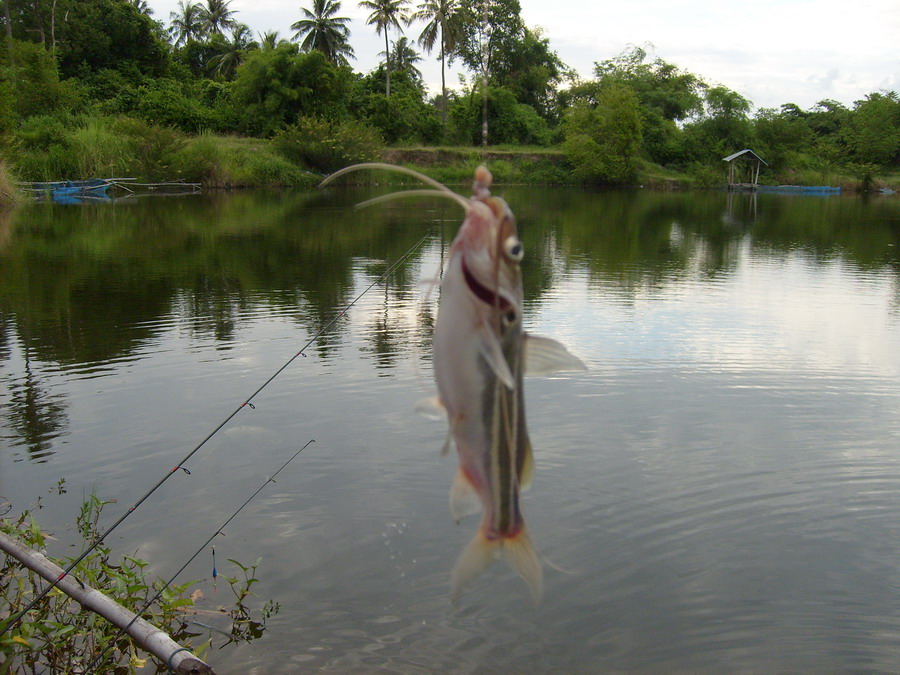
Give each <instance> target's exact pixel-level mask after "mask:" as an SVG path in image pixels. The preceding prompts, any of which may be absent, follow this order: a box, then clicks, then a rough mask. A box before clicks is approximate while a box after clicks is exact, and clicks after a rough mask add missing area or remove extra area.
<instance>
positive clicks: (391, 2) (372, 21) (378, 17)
mask: <svg viewBox="0 0 900 675" xmlns="http://www.w3.org/2000/svg"><path fill="white" fill-rule="evenodd" d="M408 4H409V0H362V1H361V2H360V3H359V6H360V7H362V8H364V9H368V10H371V12H372V13H371V14H369V18H368V19H366V25H367V26H375V32H376V33H377V34H378V35H381V34H382V33H384V53H385V54H386V55H387V58H386V59H385V63H386V64H387V84H386V86H385V96H387V97H388V98H390V96H391V67H390V57H391V50H390V46H389V45H388V31H389V30H390V29H391V26H393V27H394V28H396V29H397V30H398V31H400V32H403V29H402V28H401V27H400V22H401V21H403V22H404V23H406V24H407V25H408V24H409V21H410V19H409V16H407V14H406V5H408Z"/></svg>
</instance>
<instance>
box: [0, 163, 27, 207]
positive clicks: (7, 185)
mask: <svg viewBox="0 0 900 675" xmlns="http://www.w3.org/2000/svg"><path fill="white" fill-rule="evenodd" d="M20 201H22V193H21V191H20V190H19V188H18V187H17V186H16V181H15V178H14V177H13V176H12V174H10V173H9V169H8V168H7V167H6V163H5V162H4V161H3V160H0V208H3V207H7V206H12V205H13V204H16V203H18V202H20Z"/></svg>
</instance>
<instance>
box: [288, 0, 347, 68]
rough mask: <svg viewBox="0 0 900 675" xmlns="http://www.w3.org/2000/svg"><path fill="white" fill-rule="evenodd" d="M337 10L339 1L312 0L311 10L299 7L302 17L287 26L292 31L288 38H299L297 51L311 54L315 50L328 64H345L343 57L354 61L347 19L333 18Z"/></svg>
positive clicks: (339, 6) (339, 7)
mask: <svg viewBox="0 0 900 675" xmlns="http://www.w3.org/2000/svg"><path fill="white" fill-rule="evenodd" d="M340 9H341V3H340V0H338V1H337V2H335V1H334V0H313V4H312V11H310V10H308V9H306V7H301V8H300V10H301V11H302V12H303V17H304V18H302V19H300V20H299V21H297V22H295V23H292V24H291V30H293V31H295V33H294V36H293V38H291V39H292V40H299V39H300V38H301V37H302V38H303V42H302V43H301V44H300V49H301V50H303V51H305V52H311V51H312V50H313V49H318V50H319V51H320V52H322V53H323V54H325V57H326V58H327V59H328V60H329V61H331V62H332V63H335V64H338V65H347V64H348V61H347V57H350V58H351V59H355V58H356V56H354V54H353V47H351V46H350V43H349V42H348V40H349V38H350V29H349V28H347V26H346V24H348V23H350V19H349V18H347V17H346V16H335V15H336V14H337V13H338V12H339V11H340ZM304 36H305V37H304Z"/></svg>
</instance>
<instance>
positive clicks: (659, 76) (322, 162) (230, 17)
mask: <svg viewBox="0 0 900 675" xmlns="http://www.w3.org/2000/svg"><path fill="white" fill-rule="evenodd" d="M230 1H231V0H202V2H201V1H199V0H198V1H195V0H181V1H180V3H179V8H178V11H176V12H172V14H171V15H170V16H169V17H168V20H167V21H166V20H156V19H154V17H152V16H150V15H149V14H148V10H147V6H146V3H145V2H143V1H142V0H92V1H91V2H79V1H78V0H55V1H54V2H52V3H50V2H46V1H45V0H7V1H6V2H4V14H3V16H2V17H0V18H2V22H3V25H4V32H5V35H6V40H5V43H6V49H3V50H0V153H2V159H4V160H5V161H6V163H7V164H8V165H9V166H11V168H12V169H13V170H14V171H15V172H16V173H17V175H19V176H20V177H21V178H25V179H32V180H36V179H44V178H78V177H84V176H85V175H86V174H84V173H79V172H84V171H90V170H94V171H100V170H102V169H106V170H108V171H112V172H115V170H127V171H132V172H134V171H142V173H140V174H139V175H140V176H141V177H145V178H148V177H154V178H159V177H164V178H171V177H173V176H172V175H168V176H166V175H165V169H166V167H173V166H175V165H174V164H173V157H174V156H176V155H178V153H179V152H180V153H182V155H181V156H183V155H184V152H185V150H184V148H183V147H180V146H190V145H192V144H193V146H194V147H195V148H196V147H198V145H197V143H195V142H194V141H191V142H190V143H189V142H188V139H189V138H190V137H195V136H198V135H201V136H202V135H203V134H218V135H220V136H221V135H231V136H243V137H250V138H257V139H273V138H276V139H278V142H277V144H276V145H277V146H278V149H277V152H270V153H268V155H267V158H268V159H273V158H274V160H273V161H276V162H289V163H291V164H292V166H293V170H294V171H302V170H303V169H312V170H316V171H328V170H331V169H332V168H334V167H335V166H336V164H340V163H341V162H343V161H351V160H352V159H353V158H356V157H363V156H365V157H368V156H371V155H372V153H373V152H375V151H376V149H377V148H379V147H381V144H388V145H397V144H403V145H419V144H421V145H439V144H443V145H459V146H471V145H480V144H482V143H483V142H485V140H486V142H487V143H488V144H489V145H532V146H534V145H536V146H544V147H557V148H560V149H561V150H562V151H563V152H564V154H565V156H566V158H567V161H568V165H567V166H568V170H569V172H570V175H573V176H576V177H578V178H579V179H581V180H583V181H586V182H595V183H611V184H616V183H619V184H621V183H630V182H633V181H635V180H636V179H637V178H638V176H639V174H640V171H641V167H646V166H647V165H648V164H649V165H657V166H659V167H663V168H665V169H671V170H674V171H679V172H687V173H693V174H694V175H697V176H710V177H712V178H711V180H716V177H719V180H720V179H721V178H720V177H721V175H723V169H722V164H721V159H722V157H724V156H725V155H728V154H731V153H733V152H735V151H737V150H741V149H743V148H747V147H750V148H753V149H754V150H755V151H756V152H757V153H758V154H759V155H761V156H762V157H763V158H764V159H766V161H767V163H768V167H767V169H766V172H765V173H764V175H763V178H764V179H765V180H769V181H778V182H798V181H803V180H824V179H825V177H827V176H834V175H835V174H838V173H841V174H844V175H848V174H849V175H853V176H856V177H857V178H858V179H859V180H861V181H863V182H870V181H872V180H873V179H874V178H875V177H876V176H878V175H884V174H889V173H892V172H896V171H897V170H898V166H900V99H898V96H897V93H896V92H873V93H871V94H869V95H868V96H866V97H865V98H864V99H863V100H860V101H857V102H855V103H854V104H853V106H852V108H848V107H846V106H844V105H843V104H841V103H839V102H836V101H831V100H823V101H820V102H819V103H818V104H816V105H815V106H814V107H813V108H811V109H810V110H802V109H800V108H799V107H798V106H796V105H794V104H792V103H785V104H784V105H782V106H781V107H780V108H779V109H767V108H763V109H759V110H756V111H755V112H754V110H753V105H752V102H751V101H749V100H748V99H747V98H745V97H744V96H742V95H741V94H740V93H738V92H736V91H732V90H730V89H729V88H727V87H725V86H722V85H716V86H712V85H709V84H707V83H706V82H704V80H703V79H702V77H701V76H700V75H697V74H694V73H690V72H687V71H685V70H683V69H681V68H679V67H678V66H677V65H675V64H671V63H667V62H666V61H664V60H663V59H661V58H658V57H655V56H654V55H653V54H652V53H648V49H646V48H642V47H633V46H632V47H629V48H628V49H626V50H625V51H624V52H623V53H622V54H619V55H618V56H614V57H612V58H605V59H603V60H599V61H598V62H597V63H596V66H595V70H594V73H593V77H592V78H590V79H588V80H579V79H578V78H577V77H576V76H575V75H574V74H573V73H572V72H571V71H570V70H569V69H568V68H567V67H566V65H565V64H564V63H562V61H561V60H560V59H559V57H558V56H557V55H556V54H555V53H554V52H553V51H552V49H551V48H550V43H549V40H548V38H547V37H545V36H544V35H543V34H542V33H541V31H540V30H539V29H537V28H530V27H529V26H527V25H526V24H525V23H524V21H523V20H522V17H521V8H520V5H519V2H518V0H491V1H490V2H488V3H487V6H486V11H484V10H485V8H484V7H483V6H482V4H480V3H479V4H477V6H476V5H472V4H471V3H463V2H461V1H460V0H423V1H421V2H420V3H419V4H418V5H414V0H365V1H363V2H360V3H359V4H360V6H361V7H363V8H364V9H366V10H367V11H368V12H370V14H369V17H368V24H369V25H368V27H369V29H371V30H375V31H376V32H377V33H378V34H379V35H380V36H383V38H384V40H385V51H384V52H382V53H381V56H382V57H383V61H382V63H381V65H380V66H379V67H378V68H376V69H375V70H374V71H373V72H371V73H368V74H362V73H358V72H355V71H354V70H353V68H352V66H351V65H350V60H351V59H353V58H354V52H353V49H352V48H351V47H350V44H349V39H350V32H349V29H348V27H347V24H348V22H349V19H348V18H347V17H346V16H343V12H342V8H341V2H340V1H336V0H308V2H307V3H306V4H307V6H306V7H301V8H300V9H299V10H298V17H297V21H296V22H295V23H294V24H293V25H292V26H291V29H292V30H293V31H294V33H293V35H292V36H291V40H286V39H282V38H280V37H279V36H278V34H277V33H274V32H270V33H265V34H262V35H259V36H256V37H254V36H253V34H252V33H251V31H250V29H249V28H248V27H247V26H246V25H245V24H243V23H241V22H240V21H239V19H238V12H237V11H236V10H232V9H231V8H230V6H229V5H230ZM413 18H415V19H418V20H419V21H420V22H421V23H420V24H418V25H421V26H424V28H423V29H422V31H421V33H420V35H418V36H415V35H411V36H409V37H406V36H403V35H402V33H403V31H404V27H405V26H407V27H408V26H409V25H410V24H409V23H408V21H409V20H410V19H413ZM485 18H486V19H487V22H488V23H487V27H488V28H489V30H485V27H486V25H485V23H484V21H485ZM391 38H396V39H393V40H392V39H391ZM415 44H418V46H419V47H421V48H422V49H424V50H425V51H426V52H427V53H429V54H432V58H438V59H439V60H440V61H441V63H442V66H443V65H444V64H446V63H447V62H449V61H452V60H454V59H457V60H459V61H461V62H462V63H463V64H464V65H465V67H466V68H467V69H468V71H469V75H470V76H469V77H468V78H467V80H466V81H465V82H462V83H461V84H460V86H459V88H458V89H457V90H452V89H448V88H446V87H445V86H442V90H441V92H439V93H438V94H437V95H436V96H433V97H432V98H429V97H428V93H427V91H426V90H425V87H424V85H423V83H422V78H421V74H420V72H419V70H418V67H417V64H418V63H420V62H421V61H422V58H423V57H422V56H421V55H420V54H419V53H418V52H417V51H416V49H415V48H414V45H415ZM434 52H436V54H435V53H434ZM125 119H129V120H132V122H130V123H125V122H123V121H122V120H125ZM485 119H486V121H487V134H486V136H485V135H484V124H483V123H484V121H485ZM140 124H142V125H144V126H140ZM305 128H309V129H314V130H315V136H314V137H310V138H308V139H305V141H304V143H300V142H299V135H298V134H300V131H299V130H300V129H305ZM123 130H128V133H123ZM138 130H140V133H138ZM116 136H118V137H117V138H114V137H116ZM329 138H336V139H341V140H339V141H338V142H337V144H336V145H335V146H334V147H326V146H327V142H326V141H327V140H328V139H329ZM287 139H291V140H290V142H288V140H287ZM143 141H146V143H147V144H148V145H147V147H144V146H143V145H141V143H142V142H143ZM202 146H203V142H202V141H201V142H200V144H199V147H202ZM301 146H303V149H302V151H301V150H300V148H301ZM81 152H87V153H88V155H90V156H88V157H85V158H74V157H73V156H72V155H73V153H76V154H77V153H81ZM123 153H124V154H123ZM188 154H189V158H190V159H191V162H194V163H193V164H190V163H189V164H190V165H189V167H187V168H185V167H183V166H180V167H179V168H178V169H177V170H176V173H179V174H180V175H181V176H182V177H185V176H186V175H187V174H191V173H192V172H193V173H194V174H195V175H203V174H204V172H205V174H209V173H210V172H211V171H213V170H212V169H210V168H209V167H208V166H207V167H201V166H199V164H198V162H199V163H200V164H202V162H201V161H200V160H201V159H202V157H200V156H199V155H198V156H197V157H193V156H190V153H188ZM219 154H223V153H222V151H221V149H220V150H219ZM225 154H228V153H225ZM278 158H281V159H278ZM191 167H193V168H191ZM219 173H221V171H219ZM232 173H233V172H232ZM237 173H241V171H238V172H237ZM267 173H275V174H277V175H278V176H279V180H280V181H281V182H286V183H294V184H296V182H297V181H300V182H302V180H303V179H301V178H299V176H300V174H296V173H294V174H292V173H291V170H289V169H287V168H286V167H284V166H282V165H280V164H279V165H278V166H277V167H275V168H271V169H269V168H267V169H266V170H256V171H255V173H254V171H250V172H249V173H247V172H244V174H245V177H246V176H250V175H251V174H253V175H254V176H256V177H257V178H261V177H262V176H263V175H265V174H267ZM219 178H220V179H222V177H221V176H219ZM232 179H233V176H230V177H228V179H222V180H220V182H223V183H226V184H236V183H240V182H241V180H238V179H233V180H232ZM254 180H255V178H254Z"/></svg>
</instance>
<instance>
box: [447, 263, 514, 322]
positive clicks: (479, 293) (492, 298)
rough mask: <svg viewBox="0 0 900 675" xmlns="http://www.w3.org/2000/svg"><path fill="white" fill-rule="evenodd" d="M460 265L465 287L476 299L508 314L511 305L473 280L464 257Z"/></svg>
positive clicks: (473, 277)
mask: <svg viewBox="0 0 900 675" xmlns="http://www.w3.org/2000/svg"><path fill="white" fill-rule="evenodd" d="M460 263H461V264H462V273H463V278H464V279H465V280H466V286H468V287H469V290H470V291H472V293H473V294H474V295H475V297H476V298H478V299H479V300H481V301H482V302H483V303H485V304H487V305H490V306H491V307H496V308H498V309H500V310H501V311H503V312H508V311H509V310H511V309H512V304H511V303H510V302H509V300H507V299H506V298H504V297H503V296H502V295H500V294H499V293H495V292H494V291H492V290H491V289H489V288H487V287H485V286H484V284H482V283H481V282H480V281H478V279H476V278H475V275H474V274H472V273H471V272H470V271H469V268H468V267H467V266H466V259H465V256H463V257H462V259H461V260H460Z"/></svg>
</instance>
